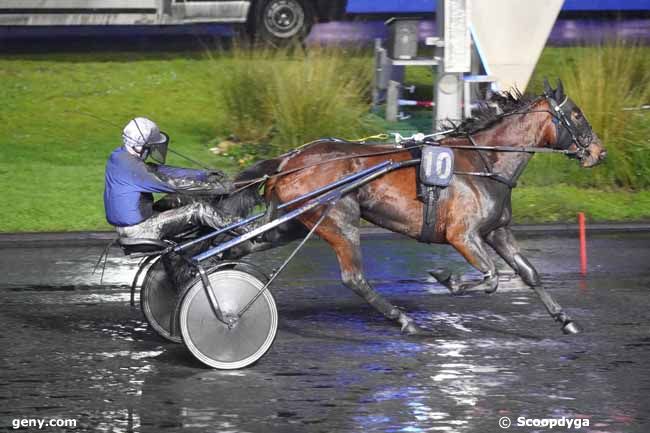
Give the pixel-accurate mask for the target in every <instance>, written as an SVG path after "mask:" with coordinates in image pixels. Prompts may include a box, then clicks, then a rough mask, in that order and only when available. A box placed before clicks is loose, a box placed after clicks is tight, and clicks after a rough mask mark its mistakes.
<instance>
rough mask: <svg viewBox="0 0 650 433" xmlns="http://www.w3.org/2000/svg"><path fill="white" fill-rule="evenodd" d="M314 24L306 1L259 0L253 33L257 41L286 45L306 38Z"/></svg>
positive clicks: (309, 5)
mask: <svg viewBox="0 0 650 433" xmlns="http://www.w3.org/2000/svg"><path fill="white" fill-rule="evenodd" d="M313 22H314V11H313V8H312V5H311V4H310V3H309V2H308V1H306V0H261V1H259V2H258V3H257V5H256V7H255V15H254V33H255V37H256V39H258V40H261V41H264V42H269V43H271V44H274V45H278V46H281V45H286V44H288V43H290V42H292V41H300V40H303V39H304V38H306V37H307V35H308V34H309V31H310V30H311V27H312V24H313Z"/></svg>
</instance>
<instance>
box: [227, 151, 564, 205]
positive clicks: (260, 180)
mask: <svg viewBox="0 0 650 433" xmlns="http://www.w3.org/2000/svg"><path fill="white" fill-rule="evenodd" d="M368 144H374V143H368ZM377 144H379V143H377ZM380 145H381V144H380ZM427 145H428V144H426V143H423V144H417V145H415V146H411V147H417V148H422V147H424V146H427ZM441 147H448V148H450V149H460V150H474V151H479V150H486V151H493V152H510V153H513V152H514V153H561V154H564V155H569V154H571V153H572V152H569V151H568V150H560V149H548V148H537V147H516V146H471V145H463V144H449V145H441ZM407 151H408V149H407V148H405V147H400V148H394V149H391V150H386V151H383V152H373V153H362V154H359V155H346V156H340V157H336V158H331V159H327V160H325V161H320V162H316V163H313V164H308V165H304V166H302V167H296V168H292V169H291V170H286V171H281V172H279V173H275V174H272V175H266V176H262V177H258V178H255V179H250V180H245V181H240V182H234V185H235V186H239V188H238V189H236V190H235V191H233V192H232V193H231V194H236V193H238V192H240V191H242V190H245V189H247V188H250V187H252V186H253V185H257V184H262V183H266V181H268V180H270V179H273V178H276V177H282V176H287V175H289V174H293V173H296V172H299V171H302V170H307V169H309V168H313V167H319V166H321V165H325V164H329V163H331V162H336V161H344V160H348V159H355V158H371V157H373V156H382V155H392V154H396V153H401V152H407ZM287 156H293V155H292V154H291V153H289V154H288V155H287ZM454 174H458V175H461V176H478V177H487V178H492V179H494V180H497V181H499V182H501V183H505V184H506V185H508V186H511V185H513V184H512V182H510V181H509V180H507V179H505V178H504V177H502V176H499V175H498V174H494V173H484V172H464V171H461V172H456V171H455V172H454ZM511 187H513V186H511Z"/></svg>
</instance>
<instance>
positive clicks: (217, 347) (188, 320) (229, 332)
mask: <svg viewBox="0 0 650 433" xmlns="http://www.w3.org/2000/svg"><path fill="white" fill-rule="evenodd" d="M209 278H210V284H211V285H212V287H213V288H214V291H215V295H216V296H217V299H218V301H219V304H220V307H221V309H222V311H223V313H224V314H226V315H228V314H230V315H234V314H236V313H237V312H238V311H239V310H240V309H241V308H243V307H244V306H245V305H246V304H247V303H248V301H250V300H251V299H252V298H253V296H254V295H255V294H256V293H257V292H258V291H259V290H261V289H262V288H263V287H264V284H263V283H262V282H261V281H260V280H259V279H257V278H255V277H253V276H252V275H250V274H247V273H245V272H242V271H236V270H224V271H218V272H215V273H212V274H210V276H209ZM180 325H181V335H182V336H183V342H184V343H185V345H186V346H187V348H188V349H189V350H190V352H192V354H193V355H194V356H195V357H196V358H197V359H198V360H199V361H201V362H203V363H204V364H206V365H208V366H210V367H213V368H217V369H228V370H231V369H237V368H244V367H246V366H248V365H250V364H252V363H254V362H255V361H257V360H258V359H259V358H261V357H262V356H263V355H264V354H265V353H266V351H267V350H268V349H269V348H270V347H271V345H272V344H273V340H274V339H275V335H276V332H277V327H278V312H277V308H276V305H275V300H274V299H273V296H272V295H271V292H269V291H268V290H266V291H265V292H264V294H263V295H262V296H260V297H259V298H258V299H257V300H256V301H255V303H254V304H253V305H252V306H251V308H250V309H249V310H248V311H247V312H246V313H245V314H244V315H243V316H242V317H241V318H240V319H239V321H238V322H237V324H236V325H235V326H234V327H233V328H232V329H229V328H228V327H227V326H226V325H225V324H223V323H222V322H220V321H219V320H218V319H217V318H216V316H215V314H214V312H213V311H212V308H211V307H210V303H209V301H208V298H207V296H206V294H205V290H204V288H203V284H202V283H201V282H200V281H199V280H197V281H196V282H195V283H194V284H193V285H192V287H191V288H190V289H189V291H188V292H187V294H186V295H185V297H184V299H183V302H182V304H181V310H180Z"/></svg>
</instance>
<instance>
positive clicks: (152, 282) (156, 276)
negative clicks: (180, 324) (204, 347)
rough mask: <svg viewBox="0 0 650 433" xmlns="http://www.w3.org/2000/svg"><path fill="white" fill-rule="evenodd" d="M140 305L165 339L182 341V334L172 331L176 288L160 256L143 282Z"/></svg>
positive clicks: (150, 322) (145, 315) (150, 324)
mask: <svg viewBox="0 0 650 433" xmlns="http://www.w3.org/2000/svg"><path fill="white" fill-rule="evenodd" d="M140 307H141V308H142V312H143V313H144V317H145V318H146V319H147V322H148V323H149V326H151V327H152V328H153V329H154V331H156V333H157V334H158V335H160V336H161V337H163V338H164V339H165V340H169V341H171V342H174V343H180V342H181V341H182V340H181V336H180V333H179V332H178V331H177V332H176V335H175V336H172V335H171V332H170V326H171V323H170V320H171V316H172V312H173V311H174V310H175V309H176V290H175V289H174V286H173V285H172V283H171V281H170V280H169V278H168V277H167V273H166V272H165V267H164V266H163V262H162V260H160V259H159V258H158V259H156V260H155V261H154V263H153V264H152V265H151V266H150V267H149V270H148V271H147V274H146V275H145V277H144V282H143V283H142V291H141V292H140Z"/></svg>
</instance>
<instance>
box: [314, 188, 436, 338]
mask: <svg viewBox="0 0 650 433" xmlns="http://www.w3.org/2000/svg"><path fill="white" fill-rule="evenodd" d="M359 215H360V212H359V204H358V202H357V201H356V199H355V198H353V196H352V194H351V195H349V196H347V197H345V198H343V199H341V201H339V203H338V204H337V205H336V206H335V207H334V208H333V209H332V210H331V211H330V213H329V215H327V217H325V219H324V220H323V222H322V223H321V225H320V226H319V227H318V228H317V230H316V234H318V236H319V237H320V238H321V239H323V240H325V241H326V242H327V243H328V244H329V245H330V246H331V247H332V249H333V250H334V253H335V254H336V258H337V260H338V262H339V267H340V269H341V280H342V281H343V284H344V285H345V286H346V287H347V288H349V289H350V290H352V291H353V292H354V293H356V294H357V295H359V296H361V297H362V298H363V299H365V301H366V302H368V304H370V305H371V306H372V307H373V308H374V309H375V310H377V311H378V312H380V313H381V314H383V315H384V316H385V317H386V318H387V319H390V320H393V321H395V322H397V323H399V324H400V325H401V328H402V332H403V333H405V334H418V333H422V332H423V331H422V330H421V329H420V328H419V327H418V326H417V325H416V324H415V321H414V320H413V319H412V318H410V317H409V316H408V315H407V314H406V313H404V312H403V311H401V310H400V309H399V308H397V307H396V306H394V305H393V304H391V303H390V302H388V300H386V299H385V298H384V297H383V296H382V295H381V294H379V293H378V292H377V291H376V290H375V289H374V288H373V287H372V286H371V285H370V283H369V282H368V281H367V280H366V277H365V275H364V273H363V269H362V266H363V265H362V257H361V242H360V235H359V221H360V216H359ZM317 220H318V216H313V215H312V216H311V218H305V219H301V221H302V222H303V224H305V225H306V226H307V227H312V226H313V224H314V223H315V222H316V221H317Z"/></svg>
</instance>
